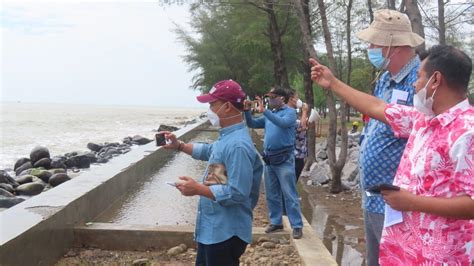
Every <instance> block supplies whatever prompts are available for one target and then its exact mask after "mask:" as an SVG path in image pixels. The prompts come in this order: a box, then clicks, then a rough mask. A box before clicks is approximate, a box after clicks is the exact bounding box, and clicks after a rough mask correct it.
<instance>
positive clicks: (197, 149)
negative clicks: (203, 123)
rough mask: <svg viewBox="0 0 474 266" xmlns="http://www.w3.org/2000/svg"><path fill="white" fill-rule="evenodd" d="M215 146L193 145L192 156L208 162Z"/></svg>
mask: <svg viewBox="0 0 474 266" xmlns="http://www.w3.org/2000/svg"><path fill="white" fill-rule="evenodd" d="M212 146H213V144H206V143H193V152H192V154H191V156H192V157H193V158H194V159H196V160H201V161H208V160H209V157H210V156H211V152H212Z"/></svg>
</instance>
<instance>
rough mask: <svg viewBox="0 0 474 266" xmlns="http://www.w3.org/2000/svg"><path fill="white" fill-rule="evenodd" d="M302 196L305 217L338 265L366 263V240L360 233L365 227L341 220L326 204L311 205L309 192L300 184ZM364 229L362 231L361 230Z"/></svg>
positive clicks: (357, 265)
mask: <svg viewBox="0 0 474 266" xmlns="http://www.w3.org/2000/svg"><path fill="white" fill-rule="evenodd" d="M298 191H299V192H300V195H301V198H302V205H301V206H302V211H303V215H304V216H305V218H306V219H307V220H308V222H309V223H310V224H311V226H312V227H313V229H314V230H315V231H316V233H317V234H318V236H319V238H320V239H321V240H322V241H323V243H324V245H325V246H326V248H327V249H328V250H329V252H330V253H331V254H332V255H333V257H334V258H335V259H336V262H337V264H338V265H342V266H361V265H365V260H364V254H363V253H362V250H363V247H364V246H365V240H364V238H363V237H359V235H360V234H361V232H362V234H363V228H361V227H360V226H358V225H354V224H350V223H347V221H346V220H344V221H341V220H342V219H340V217H339V216H337V215H332V214H329V212H328V211H327V210H326V209H325V207H324V206H320V205H316V206H314V207H312V206H311V204H310V202H309V200H308V194H307V192H306V191H304V189H303V188H302V187H301V184H299V189H298ZM361 230H362V231H361Z"/></svg>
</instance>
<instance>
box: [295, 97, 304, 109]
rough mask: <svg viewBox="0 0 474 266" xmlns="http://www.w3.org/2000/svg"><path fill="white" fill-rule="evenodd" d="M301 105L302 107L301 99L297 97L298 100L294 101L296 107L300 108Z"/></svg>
mask: <svg viewBox="0 0 474 266" xmlns="http://www.w3.org/2000/svg"><path fill="white" fill-rule="evenodd" d="M301 107H303V101H302V100H300V99H298V101H296V108H298V109H300V108H301Z"/></svg>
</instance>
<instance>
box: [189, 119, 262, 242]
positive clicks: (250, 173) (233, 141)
mask: <svg viewBox="0 0 474 266" xmlns="http://www.w3.org/2000/svg"><path fill="white" fill-rule="evenodd" d="M192 157H193V158H195V159H199V160H203V161H208V165H207V169H206V171H205V174H204V176H203V178H202V180H201V181H202V182H204V181H205V180H206V178H207V177H208V176H209V174H211V175H212V173H210V172H212V170H211V169H213V168H214V167H213V165H223V166H224V167H225V171H226V175H227V177H228V179H227V182H226V184H219V185H211V186H209V188H210V189H211V191H212V194H213V195H214V197H215V201H214V200H211V199H209V198H207V197H203V196H201V197H200V199H199V205H198V213H197V217H196V231H195V240H196V242H199V243H202V244H205V245H210V244H216V243H219V242H222V241H225V240H227V239H229V238H231V237H232V236H237V237H239V238H240V239H242V240H243V241H245V242H247V243H251V242H252V219H253V213H252V211H253V208H254V207H255V206H256V205H257V201H258V196H259V188H260V182H261V178H262V172H263V164H262V162H261V160H260V157H259V156H258V154H257V152H256V150H255V147H254V145H253V142H252V139H251V138H250V134H249V132H248V128H247V127H246V126H245V124H244V123H243V122H242V123H239V124H236V125H232V126H229V127H226V128H223V129H221V130H220V137H219V139H218V140H217V141H216V142H214V143H212V144H203V143H196V144H193V152H192Z"/></svg>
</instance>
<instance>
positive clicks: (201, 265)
mask: <svg viewBox="0 0 474 266" xmlns="http://www.w3.org/2000/svg"><path fill="white" fill-rule="evenodd" d="M245 248H247V242H245V241H243V240H241V239H240V238H238V237H236V236H233V237H231V238H229V239H227V240H226V241H223V242H220V243H217V244H211V245H204V244H201V243H198V249H197V256H196V266H221V265H226V266H227V265H229V266H232V265H235V266H238V265H239V263H240V261H239V259H240V256H241V255H242V254H244V252H245Z"/></svg>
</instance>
